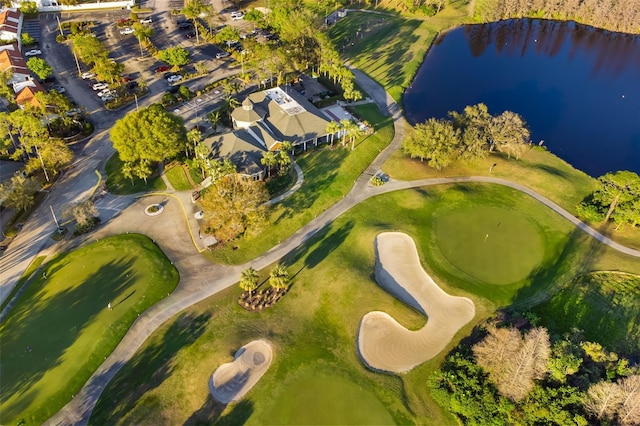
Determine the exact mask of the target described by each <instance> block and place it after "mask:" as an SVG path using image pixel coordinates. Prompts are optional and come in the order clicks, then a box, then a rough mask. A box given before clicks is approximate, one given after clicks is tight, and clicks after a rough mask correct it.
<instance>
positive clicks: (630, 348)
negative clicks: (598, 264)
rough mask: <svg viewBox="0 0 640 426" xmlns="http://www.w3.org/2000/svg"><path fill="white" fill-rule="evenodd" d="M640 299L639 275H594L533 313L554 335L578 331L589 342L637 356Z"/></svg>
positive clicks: (568, 287) (557, 295)
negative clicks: (538, 316) (577, 329)
mask: <svg viewBox="0 0 640 426" xmlns="http://www.w3.org/2000/svg"><path fill="white" fill-rule="evenodd" d="M639 295H640V276H639V275H631V274H620V273H616V272H594V273H589V274H585V275H581V276H579V277H577V278H576V279H575V280H574V281H573V282H572V283H571V284H570V285H569V286H567V287H566V288H564V289H563V290H562V291H561V292H560V293H558V294H556V295H555V296H554V297H553V298H552V299H551V300H549V301H547V302H545V303H543V304H541V305H539V306H537V307H536V308H535V309H534V312H535V313H536V314H538V315H540V317H541V318H542V319H543V324H544V325H545V326H546V327H548V328H549V330H550V331H552V332H555V333H558V334H563V333H567V332H570V331H571V329H572V328H573V327H577V328H579V329H580V330H582V331H583V332H584V337H585V339H586V340H589V341H592V342H598V343H600V344H602V345H603V346H604V347H606V348H607V349H609V350H611V351H615V352H617V353H619V354H622V355H627V356H634V355H637V354H638V353H640V296H639Z"/></svg>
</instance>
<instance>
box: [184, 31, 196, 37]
mask: <svg viewBox="0 0 640 426" xmlns="http://www.w3.org/2000/svg"><path fill="white" fill-rule="evenodd" d="M185 36H186V37H187V38H194V37H195V36H196V33H194V32H193V31H192V32H190V33H187V34H185Z"/></svg>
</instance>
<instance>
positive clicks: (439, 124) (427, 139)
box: [402, 118, 459, 170]
mask: <svg viewBox="0 0 640 426" xmlns="http://www.w3.org/2000/svg"><path fill="white" fill-rule="evenodd" d="M458 144H459V139H458V132H457V131H456V130H455V129H454V127H453V125H452V124H451V123H450V122H449V121H446V120H438V119H435V118H430V119H429V120H427V122H426V123H419V124H417V125H416V126H415V127H414V132H413V133H412V134H411V135H409V137H407V138H406V139H405V141H404V143H403V144H402V149H403V151H404V152H405V153H407V154H409V155H410V156H411V158H415V157H418V158H420V161H424V160H425V159H427V160H428V162H427V164H428V165H429V166H430V167H433V168H435V169H437V170H441V169H442V168H443V167H446V166H447V165H449V162H450V161H451V158H452V156H453V153H454V152H455V150H456V147H457V146H458Z"/></svg>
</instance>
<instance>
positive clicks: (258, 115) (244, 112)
mask: <svg viewBox="0 0 640 426" xmlns="http://www.w3.org/2000/svg"><path fill="white" fill-rule="evenodd" d="M232 116H233V119H234V120H235V121H239V122H242V123H254V122H256V121H259V120H262V119H263V118H264V116H265V111H264V110H263V109H262V108H261V107H260V106H258V107H255V106H254V104H253V102H251V99H249V98H248V97H247V98H246V99H245V100H244V101H243V102H242V106H240V107H238V108H236V109H235V110H233V114H232Z"/></svg>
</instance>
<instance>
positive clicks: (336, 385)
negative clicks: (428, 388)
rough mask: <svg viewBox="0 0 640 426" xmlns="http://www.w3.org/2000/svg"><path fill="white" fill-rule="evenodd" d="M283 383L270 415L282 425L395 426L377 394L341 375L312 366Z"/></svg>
mask: <svg viewBox="0 0 640 426" xmlns="http://www.w3.org/2000/svg"><path fill="white" fill-rule="evenodd" d="M297 373H298V374H297V376H296V377H294V378H293V379H292V380H289V381H288V382H284V383H282V388H283V391H282V392H280V393H279V394H278V396H277V399H276V400H275V402H274V404H273V406H272V407H271V413H270V414H269V416H268V418H273V419H278V424H281V425H342V424H348V425H372V424H379V425H391V424H394V423H395V422H394V420H393V418H392V417H391V415H390V414H389V413H388V412H387V410H386V408H385V407H384V405H382V403H381V402H380V400H379V399H378V398H377V397H376V396H375V394H374V393H373V392H371V391H369V390H368V389H363V388H361V387H359V386H358V385H356V384H355V383H354V382H352V381H349V380H346V379H344V378H342V377H341V376H339V375H337V374H335V373H331V372H323V374H322V375H320V374H319V372H318V370H317V369H314V368H309V369H307V370H306V371H305V370H302V371H298V372H297Z"/></svg>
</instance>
